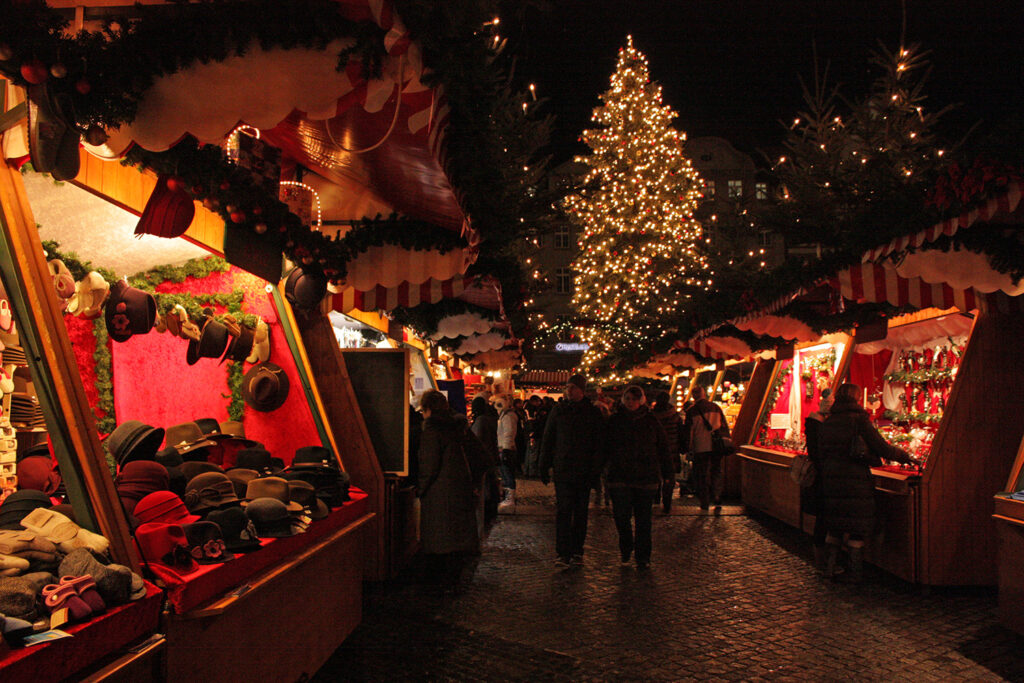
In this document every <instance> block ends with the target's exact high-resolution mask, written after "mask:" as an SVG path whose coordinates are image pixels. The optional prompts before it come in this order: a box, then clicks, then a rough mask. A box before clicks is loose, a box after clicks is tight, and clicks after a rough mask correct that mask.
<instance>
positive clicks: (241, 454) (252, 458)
mask: <svg viewBox="0 0 1024 683" xmlns="http://www.w3.org/2000/svg"><path fill="white" fill-rule="evenodd" d="M238 468H242V469H248V470H256V471H257V472H260V473H262V474H276V473H277V472H280V471H281V468H279V467H276V466H275V465H274V459H273V458H272V457H271V455H270V451H268V450H267V449H266V448H263V447H262V446H253V447H252V448H243V449H241V450H240V451H238V453H236V454H235V466H234V467H232V468H231V469H238Z"/></svg>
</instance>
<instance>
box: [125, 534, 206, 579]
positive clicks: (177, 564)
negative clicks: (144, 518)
mask: <svg viewBox="0 0 1024 683" xmlns="http://www.w3.org/2000/svg"><path fill="white" fill-rule="evenodd" d="M135 540H136V541H138V543H139V552H140V553H141V554H142V557H143V559H144V560H145V561H146V563H147V564H149V565H154V564H158V565H163V566H164V567H166V568H168V569H172V570H174V571H175V572H177V573H178V574H191V573H192V572H194V571H195V570H197V569H199V565H198V564H196V561H195V559H194V558H193V557H192V554H191V553H190V552H189V545H188V539H187V538H186V537H185V530H184V529H182V528H181V525H180V524H161V523H159V522H150V523H148V524H140V525H139V528H138V529H136V530H135Z"/></svg>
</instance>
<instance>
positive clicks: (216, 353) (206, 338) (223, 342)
mask: <svg viewBox="0 0 1024 683" xmlns="http://www.w3.org/2000/svg"><path fill="white" fill-rule="evenodd" d="M228 336H229V335H228V328H227V327H225V326H224V324H223V323H222V322H220V321H219V320H215V319H214V318H213V317H212V316H207V317H206V320H205V322H203V323H202V332H200V334H199V341H198V342H197V341H195V340H192V341H190V342H189V343H188V349H187V351H186V353H185V361H186V362H187V363H188V364H189V365H195V364H196V363H197V362H199V359H200V358H218V357H220V355H221V354H222V353H224V350H225V349H226V348H227V346H228Z"/></svg>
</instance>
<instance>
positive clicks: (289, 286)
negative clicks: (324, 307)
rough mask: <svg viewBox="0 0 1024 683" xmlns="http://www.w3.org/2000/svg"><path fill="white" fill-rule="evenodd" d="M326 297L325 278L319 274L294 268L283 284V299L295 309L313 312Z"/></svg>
mask: <svg viewBox="0 0 1024 683" xmlns="http://www.w3.org/2000/svg"><path fill="white" fill-rule="evenodd" d="M325 296H327V277H326V276H325V275H324V274H323V273H320V272H316V271H305V270H303V269H302V268H295V269H293V270H292V271H291V272H290V273H288V278H287V279H286V280H285V283H284V297H285V298H286V299H288V303H290V304H291V305H292V306H294V307H295V308H299V309H302V310H306V311H309V310H313V309H315V308H316V307H317V306H319V305H320V302H321V301H323V298H324V297H325Z"/></svg>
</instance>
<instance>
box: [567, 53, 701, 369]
mask: <svg viewBox="0 0 1024 683" xmlns="http://www.w3.org/2000/svg"><path fill="white" fill-rule="evenodd" d="M601 100H602V102H603V104H602V105H601V106H599V107H597V108H596V109H595V110H594V113H593V116H592V121H593V122H594V123H595V124H597V126H598V127H597V128H594V129H592V130H586V131H584V132H583V137H582V139H583V141H584V142H585V143H586V144H587V146H588V147H590V149H591V150H592V153H591V154H589V155H588V156H582V157H577V159H576V161H577V162H581V163H583V164H586V165H587V166H588V167H589V169H588V172H587V174H586V176H585V178H584V179H583V181H582V185H581V187H579V188H578V189H577V191H576V192H575V193H573V194H571V195H569V196H568V197H566V199H565V204H564V206H565V209H566V211H567V212H568V214H569V216H570V218H571V219H572V220H574V221H576V222H578V224H579V225H580V227H581V228H582V230H581V237H580V245H579V246H580V253H579V256H578V257H577V259H576V260H575V261H574V263H573V271H574V273H575V283H574V284H575V293H574V295H573V307H574V308H575V309H576V311H577V313H578V316H579V318H580V320H579V323H580V326H581V336H582V337H583V339H584V341H586V342H587V343H588V344H589V345H590V349H589V350H588V351H587V352H586V354H585V355H584V357H583V367H584V369H585V370H587V371H589V372H592V373H597V374H602V375H603V378H604V379H605V380H606V381H617V380H623V379H626V377H623V376H621V373H616V372H614V371H613V370H612V369H611V368H612V366H614V365H616V364H617V363H618V362H619V360H620V359H622V358H624V357H625V356H626V355H628V354H629V352H630V350H635V349H638V348H647V347H649V346H650V341H651V340H653V339H657V338H660V337H661V336H662V334H663V328H664V321H665V319H666V317H667V316H669V315H671V316H672V317H674V318H675V317H678V316H679V315H680V314H681V313H684V312H685V309H686V308H687V307H688V302H689V300H690V298H691V297H692V295H693V293H694V292H696V291H699V290H703V289H707V288H708V287H710V285H711V280H710V275H711V273H710V272H709V270H708V265H707V261H706V259H705V257H704V255H703V253H702V249H701V247H702V242H703V240H704V238H703V237H702V232H701V226H700V224H699V223H698V222H697V221H696V220H695V219H694V217H693V212H694V210H695V209H696V207H697V202H698V200H699V199H700V197H701V182H700V179H699V178H698V177H697V172H696V171H695V170H694V169H693V167H692V166H691V165H690V161H689V160H688V159H687V158H686V157H685V156H683V143H684V141H685V139H686V135H685V134H684V133H681V132H679V131H677V130H674V129H673V128H672V127H670V125H669V124H670V122H671V121H672V119H674V118H675V117H676V113H675V112H674V111H672V109H671V108H670V107H668V106H667V105H664V104H662V99H661V87H660V86H659V85H657V84H655V83H652V82H651V80H650V77H649V74H648V67H647V58H646V57H644V55H643V54H642V53H641V52H640V51H638V50H637V49H636V48H634V47H633V39H632V37H630V38H629V39H628V41H627V43H626V46H625V47H624V48H622V49H620V50H619V59H618V65H617V66H616V69H615V73H614V74H613V75H612V78H611V88H610V89H609V90H608V91H606V92H605V93H604V94H602V95H601ZM620 367H621V366H620Z"/></svg>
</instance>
